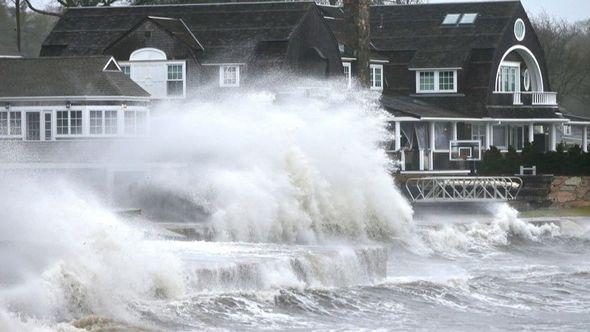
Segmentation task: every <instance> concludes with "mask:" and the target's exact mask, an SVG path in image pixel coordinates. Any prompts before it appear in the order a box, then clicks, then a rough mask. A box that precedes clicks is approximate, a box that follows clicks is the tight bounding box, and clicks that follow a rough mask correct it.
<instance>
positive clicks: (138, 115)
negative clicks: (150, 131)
mask: <svg viewBox="0 0 590 332" xmlns="http://www.w3.org/2000/svg"><path fill="white" fill-rule="evenodd" d="M124 118H125V134H126V135H143V134H146V133H147V128H148V113H147V112H146V111H125V116H124Z"/></svg>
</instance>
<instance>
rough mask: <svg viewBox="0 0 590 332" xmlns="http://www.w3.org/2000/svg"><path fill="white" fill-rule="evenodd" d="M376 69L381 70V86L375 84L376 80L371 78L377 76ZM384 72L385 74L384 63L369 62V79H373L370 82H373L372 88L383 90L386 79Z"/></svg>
mask: <svg viewBox="0 0 590 332" xmlns="http://www.w3.org/2000/svg"><path fill="white" fill-rule="evenodd" d="M376 70H380V71H381V80H380V83H381V86H380V87H378V86H375V85H374V84H373V81H374V80H373V79H371V77H372V76H375V71H376ZM383 74H384V73H383V65H374V64H369V80H370V81H371V82H370V84H371V90H374V91H383V82H384V80H383Z"/></svg>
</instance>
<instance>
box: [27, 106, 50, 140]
mask: <svg viewBox="0 0 590 332" xmlns="http://www.w3.org/2000/svg"><path fill="white" fill-rule="evenodd" d="M25 121H26V122H25V123H26V124H25V133H26V136H25V138H26V140H27V141H50V140H51V139H52V138H53V130H52V115H51V111H44V112H36V111H35V112H26V115H25Z"/></svg>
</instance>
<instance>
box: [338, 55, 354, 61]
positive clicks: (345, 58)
mask: <svg viewBox="0 0 590 332" xmlns="http://www.w3.org/2000/svg"><path fill="white" fill-rule="evenodd" d="M340 60H341V61H356V58H348V57H344V56H343V57H341V58H340Z"/></svg>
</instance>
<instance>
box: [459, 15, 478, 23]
mask: <svg viewBox="0 0 590 332" xmlns="http://www.w3.org/2000/svg"><path fill="white" fill-rule="evenodd" d="M475 19H477V13H467V14H463V17H461V20H460V21H459V24H473V23H475Z"/></svg>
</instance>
